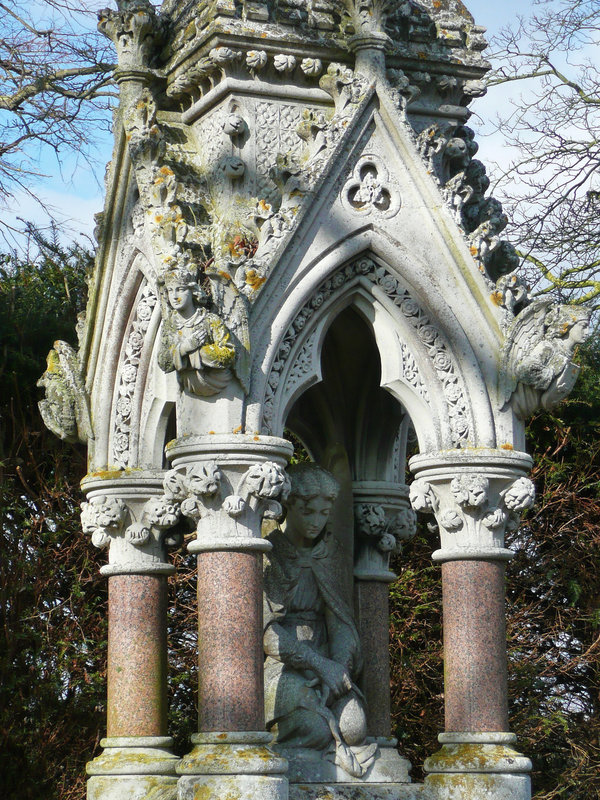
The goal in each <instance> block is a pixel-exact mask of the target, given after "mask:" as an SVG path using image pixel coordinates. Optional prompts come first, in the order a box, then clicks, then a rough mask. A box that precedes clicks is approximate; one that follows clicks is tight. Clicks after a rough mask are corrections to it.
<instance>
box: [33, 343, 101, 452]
mask: <svg viewBox="0 0 600 800" xmlns="http://www.w3.org/2000/svg"><path fill="white" fill-rule="evenodd" d="M37 386H40V387H41V388H43V389H45V392H46V397H45V398H44V400H40V402H39V404H38V406H39V409H40V414H41V415H42V419H43V420H44V424H45V425H46V427H47V428H49V430H51V431H52V433H54V434H56V435H57V436H58V437H59V438H60V439H64V440H65V441H67V442H72V443H76V442H81V443H82V444H86V443H87V442H88V440H89V439H92V438H93V433H92V421H91V417H90V410H89V397H88V393H87V390H86V388H85V384H84V382H83V378H82V376H81V365H80V363H79V356H78V354H77V353H76V352H75V350H73V348H72V347H71V345H70V344H67V342H63V341H56V342H54V348H53V349H52V350H50V352H49V353H48V359H47V366H46V371H45V372H44V374H43V375H42V377H41V378H40V379H39V381H38V382H37Z"/></svg>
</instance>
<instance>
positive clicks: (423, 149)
mask: <svg viewBox="0 0 600 800" xmlns="http://www.w3.org/2000/svg"><path fill="white" fill-rule="evenodd" d="M413 78H414V76H413ZM415 143H416V146H417V150H418V151H419V153H420V154H421V157H422V158H423V160H424V161H425V163H426V165H427V167H428V171H429V172H430V174H431V175H433V176H434V178H435V179H436V180H437V182H438V183H439V185H440V188H441V191H442V196H443V198H444V200H445V201H446V203H447V205H448V206H449V208H450V210H451V212H452V214H453V216H454V218H455V220H456V223H457V224H458V225H459V226H460V227H461V228H462V230H463V231H464V232H465V234H466V235H467V241H468V243H469V247H470V250H471V254H472V255H473V257H474V258H475V259H476V260H477V261H479V263H480V264H481V267H482V270H483V271H484V273H485V274H486V275H487V277H488V278H489V279H490V280H491V281H493V282H495V281H497V280H498V279H499V278H501V277H502V276H503V275H506V274H508V273H510V272H512V271H513V270H515V269H516V268H517V267H518V265H519V257H518V256H517V254H516V251H515V249H514V247H513V246H512V245H511V244H510V243H509V242H507V241H505V240H501V239H500V238H499V235H500V233H502V231H503V230H504V228H505V227H506V225H507V223H508V218H507V217H506V215H505V214H504V213H503V211H502V204H501V203H500V202H499V201H498V200H496V199H495V198H493V197H486V196H485V193H486V192H487V190H488V188H489V186H490V180H489V178H488V177H487V174H486V168H485V166H484V164H482V162H481V161H478V160H477V159H475V158H473V156H474V155H475V153H476V152H477V150H478V145H477V143H476V142H475V134H474V132H473V130H472V129H471V128H469V127H467V126H466V125H465V126H460V127H458V128H456V129H455V128H453V127H449V126H448V125H445V126H440V125H439V124H437V123H435V124H434V125H431V126H429V127H428V128H425V129H424V130H423V131H421V133H419V134H418V136H416V139H415Z"/></svg>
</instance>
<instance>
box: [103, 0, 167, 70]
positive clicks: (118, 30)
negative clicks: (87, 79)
mask: <svg viewBox="0 0 600 800" xmlns="http://www.w3.org/2000/svg"><path fill="white" fill-rule="evenodd" d="M117 6H118V9H117V11H113V10H112V9H110V8H104V9H102V10H101V11H99V12H98V30H99V31H100V33H103V34H104V35H105V36H107V37H108V38H109V39H110V40H111V41H112V42H113V43H114V45H115V48H116V51H117V59H118V62H119V70H145V69H147V68H148V67H149V66H150V62H151V60H152V56H153V54H154V52H155V51H156V49H157V45H158V43H159V41H160V39H161V37H162V35H163V31H164V23H163V21H162V20H161V18H160V17H158V16H157V15H156V11H155V9H154V6H153V5H152V4H151V3H150V2H149V0H118V2H117Z"/></svg>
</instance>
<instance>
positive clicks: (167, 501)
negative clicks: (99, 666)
mask: <svg viewBox="0 0 600 800" xmlns="http://www.w3.org/2000/svg"><path fill="white" fill-rule="evenodd" d="M82 486H83V489H84V491H85V493H86V496H87V502H86V503H84V504H83V506H82V523H83V528H84V531H86V532H88V533H90V534H91V536H92V542H93V543H94V544H95V545H96V546H97V547H100V548H107V549H108V554H109V557H108V560H109V563H108V564H107V565H105V566H104V567H102V569H101V570H100V571H101V573H103V574H104V575H106V576H107V577H108V667H107V706H108V708H107V734H108V735H107V737H106V738H105V739H102V741H101V743H100V744H101V746H102V748H103V752H102V753H101V754H100V755H99V756H98V757H97V758H95V759H94V760H93V761H91V762H90V763H89V764H88V765H87V772H88V775H90V778H89V780H88V785H87V798H88V800H124V798H127V800H146V798H149V797H151V796H153V793H156V792H157V791H160V793H161V798H163V800H174V798H175V797H176V793H177V775H176V773H175V766H176V764H177V763H178V761H179V759H178V758H177V757H176V756H175V755H173V753H171V752H170V749H169V748H170V747H171V746H172V744H173V740H172V739H171V738H170V737H168V736H167V735H166V734H167V630H166V620H167V575H168V574H170V573H172V572H173V567H172V565H170V564H169V563H168V562H167V560H166V547H167V545H169V544H176V543H177V536H175V535H174V534H171V535H169V533H168V532H167V531H168V529H169V528H171V527H172V526H173V525H174V524H176V522H177V520H178V518H179V511H178V508H177V503H174V502H173V498H171V497H170V496H167V495H166V494H165V490H164V488H163V485H162V475H161V474H154V475H148V474H146V475H143V474H142V475H139V476H137V477H136V478H131V477H130V476H123V477H117V478H111V479H104V478H99V477H95V476H89V477H88V478H87V479H85V480H84V481H83V483H82Z"/></svg>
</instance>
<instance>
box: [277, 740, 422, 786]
mask: <svg viewBox="0 0 600 800" xmlns="http://www.w3.org/2000/svg"><path fill="white" fill-rule="evenodd" d="M367 741H375V740H373V739H369V740H367ZM377 741H378V744H379V752H378V753H377V756H376V758H375V761H374V763H373V764H372V765H371V767H369V769H368V771H367V772H366V773H365V775H363V777H362V778H354V777H353V776H352V775H349V774H348V773H347V772H346V771H345V770H344V769H342V768H341V767H339V766H337V764H334V762H333V761H332V760H330V758H328V756H327V754H325V753H323V752H321V751H319V750H312V749H310V748H305V747H285V746H283V745H281V746H277V748H276V749H277V752H278V753H279V754H281V755H282V756H284V758H286V759H287V761H288V764H289V771H288V776H289V781H290V786H291V785H292V784H305V783H309V784H313V783H314V784H335V785H336V786H337V785H338V784H357V785H364V784H386V783H390V784H391V783H393V784H394V785H395V784H403V783H410V778H409V776H408V773H409V770H410V767H411V765H410V762H409V761H407V760H406V759H405V758H402V756H401V755H399V753H398V752H397V750H396V749H395V747H390V746H389V744H388V743H389V742H390V741H395V740H393V739H392V740H388V739H382V740H381V741H379V740H377ZM386 744H388V746H386ZM386 796H387V795H386Z"/></svg>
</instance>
